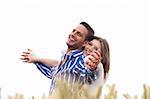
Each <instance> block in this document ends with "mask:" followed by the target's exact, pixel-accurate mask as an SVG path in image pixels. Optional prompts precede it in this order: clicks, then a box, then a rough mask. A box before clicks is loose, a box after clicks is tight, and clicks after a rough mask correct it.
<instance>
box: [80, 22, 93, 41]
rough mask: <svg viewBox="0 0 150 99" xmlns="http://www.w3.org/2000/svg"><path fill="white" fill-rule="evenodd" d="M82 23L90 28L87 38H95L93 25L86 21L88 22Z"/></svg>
mask: <svg viewBox="0 0 150 99" xmlns="http://www.w3.org/2000/svg"><path fill="white" fill-rule="evenodd" d="M80 24H81V25H83V26H84V27H85V28H86V29H87V30H88V35H87V36H86V40H88V41H90V40H91V38H93V36H94V33H95V32H94V30H93V29H92V27H91V26H90V25H89V24H88V23H86V22H81V23H80Z"/></svg>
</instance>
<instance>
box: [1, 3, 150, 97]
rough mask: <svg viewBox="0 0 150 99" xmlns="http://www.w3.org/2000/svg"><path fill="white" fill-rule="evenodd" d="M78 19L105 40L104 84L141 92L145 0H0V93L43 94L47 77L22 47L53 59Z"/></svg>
mask: <svg viewBox="0 0 150 99" xmlns="http://www.w3.org/2000/svg"><path fill="white" fill-rule="evenodd" d="M81 21H86V22H88V23H89V24H90V25H91V26H92V27H93V29H94V30H95V32H96V35H97V36H101V37H103V38H106V39H107V41H108V42H109V45H110V54H111V67H110V74H109V78H108V80H107V84H113V83H115V84H116V88H117V90H118V92H119V93H120V94H122V93H126V92H128V93H129V94H131V95H135V94H142V91H143V88H142V85H143V84H150V77H149V76H150V61H149V59H150V1H149V0H0V87H1V95H2V97H7V96H8V95H15V93H22V94H24V95H25V96H27V97H29V96H32V95H34V96H36V97H39V96H42V94H43V93H46V94H48V91H49V83H50V80H49V79H48V78H46V77H45V76H44V75H42V74H41V73H40V71H39V70H38V69H37V68H36V66H34V65H33V64H27V63H23V62H22V61H21V60H20V59H19V58H20V55H21V53H22V51H26V49H27V48H30V49H32V50H33V51H35V53H36V54H37V55H39V56H41V57H47V58H48V57H49V58H54V59H59V58H60V55H61V51H62V50H64V49H66V48H67V47H66V44H65V42H66V39H67V36H68V34H69V33H70V32H71V31H72V29H73V28H74V27H75V26H76V25H78V23H80V22H81Z"/></svg>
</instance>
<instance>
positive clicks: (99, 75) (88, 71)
mask: <svg viewBox="0 0 150 99" xmlns="http://www.w3.org/2000/svg"><path fill="white" fill-rule="evenodd" d="M66 44H67V46H68V49H67V51H66V53H65V54H64V55H63V56H62V59H61V61H60V62H59V61H57V60H52V59H44V58H40V57H37V56H35V55H34V53H33V51H31V50H30V49H28V51H26V52H23V54H22V58H21V59H22V60H23V61H24V62H27V63H34V64H35V65H36V66H37V68H38V69H39V70H40V71H41V72H42V73H43V74H44V75H45V76H47V77H48V78H50V79H52V83H51V86H50V93H51V92H52V90H53V88H54V87H55V81H56V79H58V78H61V79H65V80H67V81H68V82H70V83H71V82H79V83H80V84H84V83H88V84H93V83H94V82H95V81H96V80H98V79H100V80H104V79H105V78H106V75H107V73H108V71H109V62H110V61H109V59H110V58H109V46H108V43H107V41H106V40H105V39H102V38H100V37H97V36H94V30H93V29H92V28H91V26H90V25H89V24H87V23H86V22H81V23H80V24H79V25H78V26H77V27H76V28H75V29H73V31H72V32H71V33H70V34H69V36H68V39H67V42H66Z"/></svg>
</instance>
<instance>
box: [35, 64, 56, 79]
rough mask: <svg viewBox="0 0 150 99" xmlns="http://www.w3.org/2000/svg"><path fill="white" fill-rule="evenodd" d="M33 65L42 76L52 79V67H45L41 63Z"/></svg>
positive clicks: (53, 69)
mask: <svg viewBox="0 0 150 99" xmlns="http://www.w3.org/2000/svg"><path fill="white" fill-rule="evenodd" d="M34 64H35V65H36V66H37V68H38V69H39V70H40V71H41V73H42V74H44V75H45V76H46V77H48V78H49V79H52V77H53V74H54V71H55V68H54V67H48V66H47V65H45V64H43V63H41V62H34Z"/></svg>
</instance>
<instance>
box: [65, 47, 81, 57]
mask: <svg viewBox="0 0 150 99" xmlns="http://www.w3.org/2000/svg"><path fill="white" fill-rule="evenodd" d="M65 52H66V51H63V54H65ZM66 54H67V55H69V56H73V57H78V56H80V55H83V50H78V49H76V50H72V51H70V52H68V53H66Z"/></svg>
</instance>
